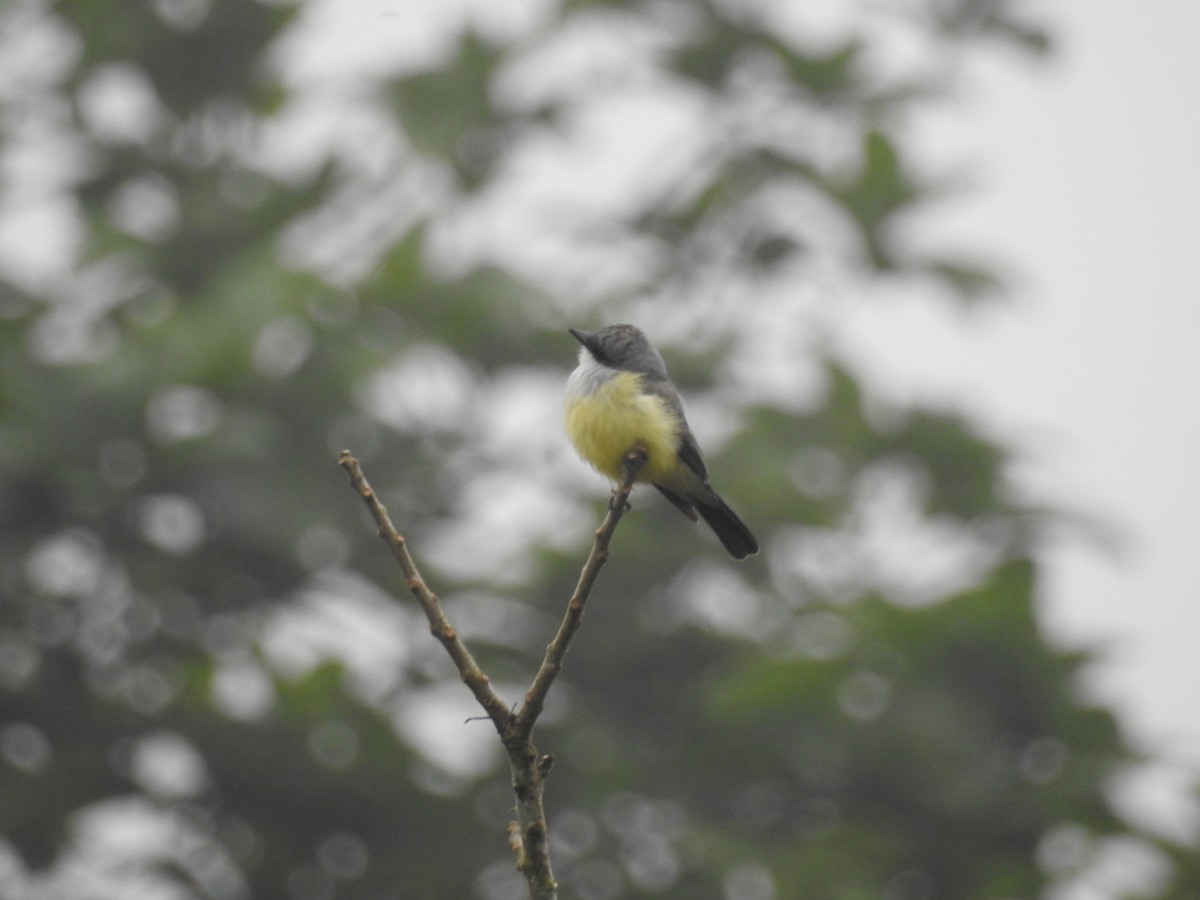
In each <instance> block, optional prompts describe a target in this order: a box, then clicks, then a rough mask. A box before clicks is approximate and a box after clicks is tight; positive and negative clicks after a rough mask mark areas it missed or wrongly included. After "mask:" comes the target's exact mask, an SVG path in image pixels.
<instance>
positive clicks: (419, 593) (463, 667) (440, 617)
mask: <svg viewBox="0 0 1200 900" xmlns="http://www.w3.org/2000/svg"><path fill="white" fill-rule="evenodd" d="M338 465H340V466H341V467H342V468H343V469H345V470H346V471H347V472H348V473H349V475H350V485H351V487H353V488H354V489H355V490H356V491H358V495H359V496H360V497H362V498H363V502H365V503H366V504H367V509H369V510H370V511H371V516H372V517H373V518H374V519H375V524H376V526H378V529H379V536H380V537H381V538H382V539H383V542H384V543H385V544H387V545H388V549H390V550H391V551H392V556H393V557H395V560H396V562H397V563H399V565H400V571H401V572H402V573H403V574H404V583H405V584H406V585H407V586H408V589H409V590H410V591H412V593H413V596H414V597H416V598H417V602H418V603H419V604H420V605H421V609H423V610H424V611H425V617H426V618H427V619H428V620H429V630H430V631H431V632H432V633H433V636H434V637H435V638H437V639H438V640H439V641H441V642H442V646H443V647H445V648H446V652H447V653H449V654H450V658H451V659H452V660H454V665H455V666H456V667H457V668H458V672H459V674H460V675H461V676H462V680H463V683H464V684H466V686H467V687H468V688H470V689H471V693H472V694H474V695H475V699H476V700H478V701H479V705H480V706H482V707H483V709H484V711H485V712H486V713H487V714H488V718H490V719H491V720H492V722H493V723H494V724H495V726H496V730H497V731H499V732H500V733H501V735H503V733H504V729H505V728H508V727H509V726H510V724H511V720H512V713H511V712H510V711H509V708H508V705H507V704H506V703H505V702H504V701H503V700H502V699H500V695H499V694H497V693H496V691H495V690H494V689H493V688H492V685H491V680H490V679H489V678H488V676H487V674H486V673H485V672H484V671H483V669H481V668H479V664H478V663H477V662H475V657H473V656H472V655H471V651H470V650H468V649H467V645H466V644H464V643H463V642H462V641H461V640H460V639H459V637H458V632H457V631H455V630H454V627H453V626H452V625H451V624H450V620H449V619H447V618H446V614H445V613H444V612H442V602H441V600H439V599H438V596H437V594H435V593H434V592H433V591H431V590H430V589H429V585H427V584H426V583H425V579H424V578H422V577H421V573H420V572H419V571H418V570H417V564H416V563H415V562H413V558H412V556H411V555H410V554H409V552H408V546H407V542H406V541H405V539H404V535H402V534H400V533H399V532H398V531H396V528H395V526H394V525H392V520H391V518H390V517H389V516H388V512H387V509H385V508H384V505H383V504H382V503H381V502H380V501H379V497H378V496H377V495H376V494H375V491H374V489H373V488H372V487H371V485H369V484H368V483H367V479H366V477H365V476H364V475H363V472H362V468H361V467H360V466H359V464H358V460H357V459H355V458H354V457H353V456H351V455H350V451H349V450H343V451H342V452H341V455H340V456H339V457H338Z"/></svg>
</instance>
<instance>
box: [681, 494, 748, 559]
mask: <svg viewBox="0 0 1200 900" xmlns="http://www.w3.org/2000/svg"><path fill="white" fill-rule="evenodd" d="M717 502H718V503H719V504H720V505H719V506H705V505H704V504H701V503H697V504H696V512H698V513H700V518H702V519H703V520H704V521H705V522H707V523H708V527H709V528H711V529H712V530H713V531H714V532H715V533H716V535H717V537H718V538H720V539H721V543H722V544H724V545H725V549H726V550H728V551H729V555H730V556H732V557H733V558H734V559H745V558H746V557H747V556H752V555H753V554H755V553H757V552H758V541H756V540H755V539H754V535H752V534H751V533H750V529H749V528H747V527H746V523H745V522H743V521H742V520H741V519H739V518H738V517H737V513H735V512H734V511H733V510H732V509H730V508H729V507H728V506H726V505H725V501H724V500H722V499H721V498H720V497H717Z"/></svg>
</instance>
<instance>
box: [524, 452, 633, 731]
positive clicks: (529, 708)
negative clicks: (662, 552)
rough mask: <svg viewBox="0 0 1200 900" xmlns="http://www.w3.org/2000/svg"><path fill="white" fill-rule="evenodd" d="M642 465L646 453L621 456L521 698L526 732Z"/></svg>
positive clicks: (577, 622)
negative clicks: (571, 589) (562, 609)
mask: <svg viewBox="0 0 1200 900" xmlns="http://www.w3.org/2000/svg"><path fill="white" fill-rule="evenodd" d="M645 464H646V451H645V450H644V449H642V448H640V447H639V448H635V449H633V450H631V451H629V453H627V454H626V455H625V460H624V465H623V474H624V478H623V479H622V480H621V484H620V486H619V487H618V488H617V489H616V490H615V491H614V492H613V495H612V500H611V501H609V504H608V515H607V516H606V517H605V519H604V522H603V523H601V525H600V527H599V528H597V529H596V539H595V540H594V541H593V542H592V552H591V553H590V554H589V555H588V558H587V562H586V563H584V565H583V571H582V572H580V573H579V582H578V584H576V585H575V593H573V594H572V595H571V599H570V601H569V602H568V603H567V612H566V615H565V616H563V620H562V623H561V624H560V625H559V626H558V633H557V634H556V635H555V636H554V640H552V641H551V642H550V644H549V646H548V647H546V656H545V658H544V659H543V660H542V665H541V668H539V669H538V672H537V675H536V676H535V677H534V679H533V684H532V685H531V686H530V688H529V691H528V693H526V694H525V703H524V705H523V706H522V707H521V711H520V712H518V713H517V722H518V723H519V724H520V725H521V726H522V727H524V728H528V729H529V730H530V731H532V730H533V725H534V723H535V722H537V718H538V716H540V715H541V714H542V709H543V707H544V706H545V704H546V695H547V694H548V693H549V692H550V685H552V684H553V683H554V679H555V678H557V677H558V673H559V672H561V671H562V661H563V657H564V656H566V655H567V647H568V645H569V644H570V643H571V638H572V637H573V636H574V635H575V632H576V631H577V630H578V629H579V625H580V623H581V622H582V621H583V608H584V606H585V605H586V604H587V599H588V596H589V595H590V594H591V592H592V585H594V584H595V583H596V576H597V575H599V574H600V569H601V567H602V566H603V565H604V564H605V563H606V562H608V544H609V541H611V540H612V536H613V532H614V531H615V530H616V528H617V523H618V522H620V521H621V516H623V515H624V514H625V510H626V509H627V508H628V504H629V492H630V491H632V490H633V482H634V480H635V479H636V478H637V475H638V472H640V471H641V470H642V466H644V465H645Z"/></svg>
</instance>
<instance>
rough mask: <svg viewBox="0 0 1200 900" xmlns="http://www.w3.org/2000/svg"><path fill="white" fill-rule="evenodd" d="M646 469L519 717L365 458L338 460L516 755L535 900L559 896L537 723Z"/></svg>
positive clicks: (521, 825) (525, 858)
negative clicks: (446, 606)
mask: <svg viewBox="0 0 1200 900" xmlns="http://www.w3.org/2000/svg"><path fill="white" fill-rule="evenodd" d="M645 464H646V452H645V450H644V449H642V448H635V449H634V450H631V451H630V452H629V453H627V454H626V455H625V459H624V462H623V467H622V473H623V476H624V477H623V479H622V481H621V484H620V485H619V486H618V487H617V489H616V490H615V491H614V492H613V496H612V500H611V501H610V502H609V505H608V515H607V516H605V518H604V521H603V522H602V523H601V525H600V527H599V528H597V529H596V536H595V540H594V541H593V542H592V551H591V553H590V554H588V558H587V562H585V563H584V566H583V571H581V572H580V574H579V582H578V583H577V584H576V586H575V592H574V593H573V594H572V595H571V599H570V601H569V602H568V603H567V609H566V613H565V614H564V616H563V620H562V623H561V624H560V625H559V627H558V632H557V633H556V634H555V635H554V639H553V640H552V641H551V642H550V644H549V645H548V646H547V647H546V655H545V658H544V659H543V660H542V664H541V666H540V667H539V668H538V671H537V674H536V675H535V676H534V679H533V683H532V684H531V685H530V687H529V691H528V692H527V693H526V694H525V702H524V703H523V704H522V705H521V708H520V710H519V711H518V712H516V713H515V714H514V713H512V712H511V711H510V709H509V707H508V705H507V704H506V703H505V702H504V701H503V700H502V699H500V695H499V694H497V693H496V691H495V689H494V688H493V687H492V684H491V680H490V679H489V678H488V676H487V673H485V672H484V671H483V670H482V669H481V668H480V667H479V664H478V663H477V662H476V661H475V658H474V657H473V656H472V655H471V652H470V651H469V650H468V649H467V646H466V644H464V643H463V641H462V639H461V638H459V636H458V632H457V631H456V630H455V629H454V627H453V626H452V625H451V624H450V621H449V620H448V619H447V618H446V614H445V613H444V612H443V611H442V604H441V601H440V600H439V599H438V596H437V594H435V593H434V592H433V591H432V590H430V589H429V586H428V585H427V584H426V583H425V579H424V578H422V577H421V573H420V572H419V571H418V569H417V566H416V563H415V562H413V558H412V556H411V554H409V552H408V545H407V542H406V541H405V539H404V536H403V535H401V534H400V533H399V532H397V531H396V528H395V526H394V525H392V520H391V517H389V516H388V513H387V510H386V509H385V508H384V506H383V504H382V503H380V501H379V497H378V496H376V494H375V491H374V490H373V489H372V488H371V486H370V484H368V483H367V479H366V477H365V476H364V475H363V472H362V468H361V467H360V466H359V463H358V460H357V459H355V458H354V457H353V456H351V455H350V451H349V450H343V451H342V453H341V456H340V457H339V458H338V465H340V466H341V467H342V468H343V469H345V470H346V472H347V473H348V474H349V476H350V484H351V486H352V487H353V488H354V489H355V490H356V491H357V492H358V494H359V496H360V497H362V499H363V502H365V503H366V504H367V508H368V509H369V510H370V512H371V516H372V517H373V518H374V519H375V524H376V526H377V528H378V532H379V536H380V538H382V539H383V541H384V542H385V543H386V544H387V545H388V548H389V549H390V550H391V552H392V556H393V557H394V558H395V560H396V562H397V563H398V564H399V566H400V571H401V572H402V573H403V574H404V583H405V584H406V585H408V589H409V590H410V591H412V593H413V596H414V597H416V599H417V602H418V603H419V604H420V605H421V608H422V609H423V610H424V611H425V617H426V618H427V619H428V620H429V630H430V631H431V632H432V633H433V636H434V637H436V638H437V639H438V640H439V641H441V643H442V646H443V647H445V648H446V652H447V653H449V654H450V658H451V659H452V660H453V661H454V665H455V666H456V667H457V668H458V671H459V674H460V675H461V676H462V680H463V682H464V683H465V684H466V685H467V687H468V688H470V689H471V693H472V694H474V695H475V699H476V700H477V701H478V702H479V705H480V706H482V707H483V709H484V711H485V712H486V713H487V715H488V718H489V719H491V720H492V723H493V724H494V725H495V727H496V731H497V732H498V733H499V734H500V740H501V742H502V743H503V744H504V749H505V751H506V752H507V753H508V760H509V766H510V768H511V770H512V786H513V793H514V794H515V795H516V801H517V802H516V808H517V821H515V822H510V823H509V827H508V835H509V845H510V846H511V847H512V849H513V852H514V854H515V855H516V860H517V868H518V869H519V870H520V871H521V873H522V874H523V875H524V876H525V880H526V882H527V884H528V886H529V896H530V898H531V900H554V898H556V897H557V896H558V884H557V882H556V881H555V880H554V873H553V870H552V868H551V866H550V853H549V841H548V831H547V826H546V810H545V807H544V805H543V803H542V789H543V784H544V782H545V780H546V777H547V776H548V775H549V773H550V766H551V764H552V763H553V761H554V759H553V757H551V756H548V755H547V756H539V755H538V750H537V747H535V746H534V744H533V726H534V725H535V724H537V720H538V717H539V716H540V715H541V713H542V710H543V709H544V708H545V704H546V696H547V694H549V692H550V687H551V686H552V685H553V684H554V680H555V678H557V677H558V675H559V673H560V672H561V671H562V663H563V657H565V656H566V653H567V647H568V646H569V645H570V643H571V638H572V637H574V635H575V632H576V631H578V630H579V625H580V623H581V622H582V621H583V610H584V606H585V605H586V604H587V599H588V596H589V595H590V594H591V591H592V587H593V585H594V584H595V583H596V576H597V575H598V574H599V572H600V569H601V567H603V565H604V564H605V563H606V562H607V561H608V545H609V542H610V541H611V540H612V535H613V532H614V531H615V530H616V527H617V523H618V522H619V521H620V520H621V516H622V515H624V513H625V510H626V509H627V508H628V500H629V493H630V491H631V490H633V483H634V481H635V480H636V479H637V475H638V473H639V472H640V471H641V469H642V466H644V465H645Z"/></svg>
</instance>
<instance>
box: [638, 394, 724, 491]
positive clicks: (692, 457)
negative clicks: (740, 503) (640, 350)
mask: <svg viewBox="0 0 1200 900" xmlns="http://www.w3.org/2000/svg"><path fill="white" fill-rule="evenodd" d="M642 383H643V385H644V387H645V389H646V391H647V392H648V393H651V394H655V395H656V396H659V397H661V398H662V399H663V400H664V401H666V404H667V407H668V408H669V409H670V410H671V412H672V413H674V414H675V416H676V417H677V418H678V419H679V422H680V424H681V425H682V426H683V427H682V429H680V431H681V435H680V439H679V447H678V448H677V449H678V451H679V458H680V460H682V461H683V464H684V465H685V466H687V467H688V468H689V469H691V470H692V471H693V472H695V473H696V474H697V475H699V476H700V479H701V480H702V481H704V482H707V481H708V467H707V466H705V465H704V458H703V457H702V456H701V455H700V445H699V444H697V443H696V438H695V436H694V435H693V434H692V429H691V428H689V427H688V423H687V416H685V415H684V414H683V399H682V398H681V397H680V396H679V391H677V390H676V389H675V385H673V384H672V383H671V382H670V381H666V380H664V379H661V378H646V377H643V379H642ZM677 505H678V504H677Z"/></svg>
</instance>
